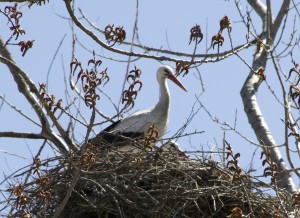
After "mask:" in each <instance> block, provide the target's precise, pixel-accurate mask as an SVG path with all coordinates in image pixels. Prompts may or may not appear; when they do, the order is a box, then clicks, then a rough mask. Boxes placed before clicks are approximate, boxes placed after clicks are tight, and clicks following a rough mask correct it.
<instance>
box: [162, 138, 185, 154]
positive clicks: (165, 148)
mask: <svg viewBox="0 0 300 218" xmlns="http://www.w3.org/2000/svg"><path fill="white" fill-rule="evenodd" d="M158 151H159V152H160V153H162V154H163V155H164V153H166V155H173V156H175V157H187V155H186V154H185V153H184V151H182V150H181V148H180V146H179V144H178V143H177V142H175V141H173V140H171V141H168V142H167V143H165V144H163V145H162V146H161V147H160V148H159V149H158Z"/></svg>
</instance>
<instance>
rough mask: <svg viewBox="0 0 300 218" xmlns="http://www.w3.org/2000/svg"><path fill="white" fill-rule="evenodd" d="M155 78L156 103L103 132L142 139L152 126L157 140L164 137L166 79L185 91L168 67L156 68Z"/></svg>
mask: <svg viewBox="0 0 300 218" xmlns="http://www.w3.org/2000/svg"><path fill="white" fill-rule="evenodd" d="M156 77H157V82H158V84H159V92H160V94H159V101H158V103H157V104H156V105H155V106H154V107H152V108H150V109H147V110H143V111H138V112H136V113H134V114H132V115H130V116H128V117H126V118H124V119H121V120H119V121H117V122H116V123H114V124H112V125H111V126H109V127H108V128H106V129H105V130H104V131H106V132H109V133H114V134H121V135H125V136H128V137H144V136H145V135H146V134H147V132H148V130H149V129H150V127H152V126H153V127H154V129H156V130H157V132H158V135H157V136H158V137H157V138H158V139H159V138H161V137H162V136H163V135H164V133H165V131H166V129H167V125H168V117H169V111H170V91H169V87H168V83H167V79H170V80H171V81H173V82H174V83H175V84H176V85H178V86H179V87H180V88H181V89H183V90H184V91H187V90H186V89H185V87H184V86H183V85H182V84H181V83H180V82H179V80H178V79H177V78H176V77H175V76H174V74H173V70H172V68H171V67H169V66H162V67H160V68H158V70H157V73H156Z"/></svg>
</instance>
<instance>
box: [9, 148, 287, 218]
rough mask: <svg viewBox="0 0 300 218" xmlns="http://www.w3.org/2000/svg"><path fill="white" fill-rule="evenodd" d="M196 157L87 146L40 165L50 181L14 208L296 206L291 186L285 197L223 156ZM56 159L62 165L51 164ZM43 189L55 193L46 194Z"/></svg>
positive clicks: (122, 210)
mask: <svg viewBox="0 0 300 218" xmlns="http://www.w3.org/2000/svg"><path fill="white" fill-rule="evenodd" d="M191 156H192V155H190V157H191ZM190 157H187V156H184V157H181V156H178V155H177V154H174V153H172V152H170V153H168V152H162V151H159V150H152V151H151V150H146V149H145V150H140V151H139V152H134V153H132V152H130V151H127V152H126V153H124V152H121V151H117V150H116V151H114V152H112V151H111V150H110V151H109V152H107V151H104V150H103V149H99V148H96V147H93V146H92V147H87V148H85V149H83V150H82V151H80V152H77V153H73V154H71V155H69V156H68V157H60V158H58V159H55V160H48V161H46V162H44V163H42V164H41V165H40V166H38V167H37V168H38V169H35V171H39V173H38V174H39V176H37V175H36V177H38V178H39V179H40V180H41V178H47V179H46V180H47V181H46V182H44V184H42V185H41V184H40V183H37V182H36V181H32V182H28V183H27V184H25V185H24V188H23V189H22V191H23V193H26V195H28V196H29V198H28V199H29V200H28V201H27V202H26V203H23V204H22V202H21V201H20V199H18V198H19V197H15V198H13V197H12V199H14V200H15V201H16V203H15V204H14V207H15V213H14V215H15V216H22V214H24V213H25V212H24V211H26V213H28V214H31V215H32V216H33V215H37V216H42V217H44V216H46V217H53V216H54V215H58V214H59V216H58V217H72V218H76V217H80V218H83V217H91V218H92V217H226V216H229V217H234V215H237V214H240V216H237V217H242V215H241V213H243V214H244V215H248V217H276V216H275V215H276V214H279V215H285V216H286V214H287V211H288V209H290V208H289V203H288V200H287V199H288V197H287V195H286V194H284V193H283V192H281V193H278V196H279V195H280V196H281V197H274V196H271V195H269V194H267V193H266V192H265V191H263V190H265V189H263V188H261V187H258V185H257V182H254V181H253V179H251V178H250V177H249V178H246V177H243V178H241V179H236V176H235V177H234V173H233V172H232V171H230V170H229V169H227V168H226V167H224V166H221V164H218V163H217V162H215V161H212V160H207V159H206V160H204V159H203V158H201V159H200V158H194V159H191V158H190ZM51 162H53V163H55V164H56V166H52V167H49V166H50V165H51ZM46 164H47V169H46V170H43V168H44V166H46ZM234 178H235V179H234ZM12 190H13V189H12ZM41 192H43V193H45V192H47V193H50V196H51V197H49V196H48V197H45V196H44V197H41V196H42V195H41V194H40V193H41ZM12 196H13V194H12ZM15 196H17V195H16V194H15ZM244 215H243V216H244Z"/></svg>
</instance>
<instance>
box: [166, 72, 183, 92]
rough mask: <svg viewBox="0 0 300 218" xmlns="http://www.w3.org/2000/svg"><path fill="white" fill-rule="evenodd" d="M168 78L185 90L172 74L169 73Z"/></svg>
mask: <svg viewBox="0 0 300 218" xmlns="http://www.w3.org/2000/svg"><path fill="white" fill-rule="evenodd" d="M168 78H169V79H170V80H172V81H173V82H174V83H175V84H176V85H178V86H179V87H180V88H182V89H183V90H184V91H186V92H187V90H186V88H185V87H184V86H183V85H182V84H181V82H180V81H179V80H178V79H177V78H176V77H175V76H174V75H173V74H170V75H169V77H168Z"/></svg>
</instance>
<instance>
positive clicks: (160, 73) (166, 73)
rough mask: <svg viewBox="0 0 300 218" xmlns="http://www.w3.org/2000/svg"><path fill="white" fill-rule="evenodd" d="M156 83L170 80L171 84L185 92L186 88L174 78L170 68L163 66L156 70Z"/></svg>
mask: <svg viewBox="0 0 300 218" xmlns="http://www.w3.org/2000/svg"><path fill="white" fill-rule="evenodd" d="M156 77H157V81H158V82H161V81H162V80H165V79H170V80H171V81H172V82H174V83H175V84H176V85H178V86H179V87H180V88H182V89H183V90H184V91H186V92H187V90H186V88H185V87H184V86H183V85H182V84H181V82H180V81H179V80H178V79H177V78H176V77H175V75H174V74H173V70H172V68H171V67H169V66H167V65H164V66H162V67H160V68H158V70H157V74H156Z"/></svg>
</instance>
